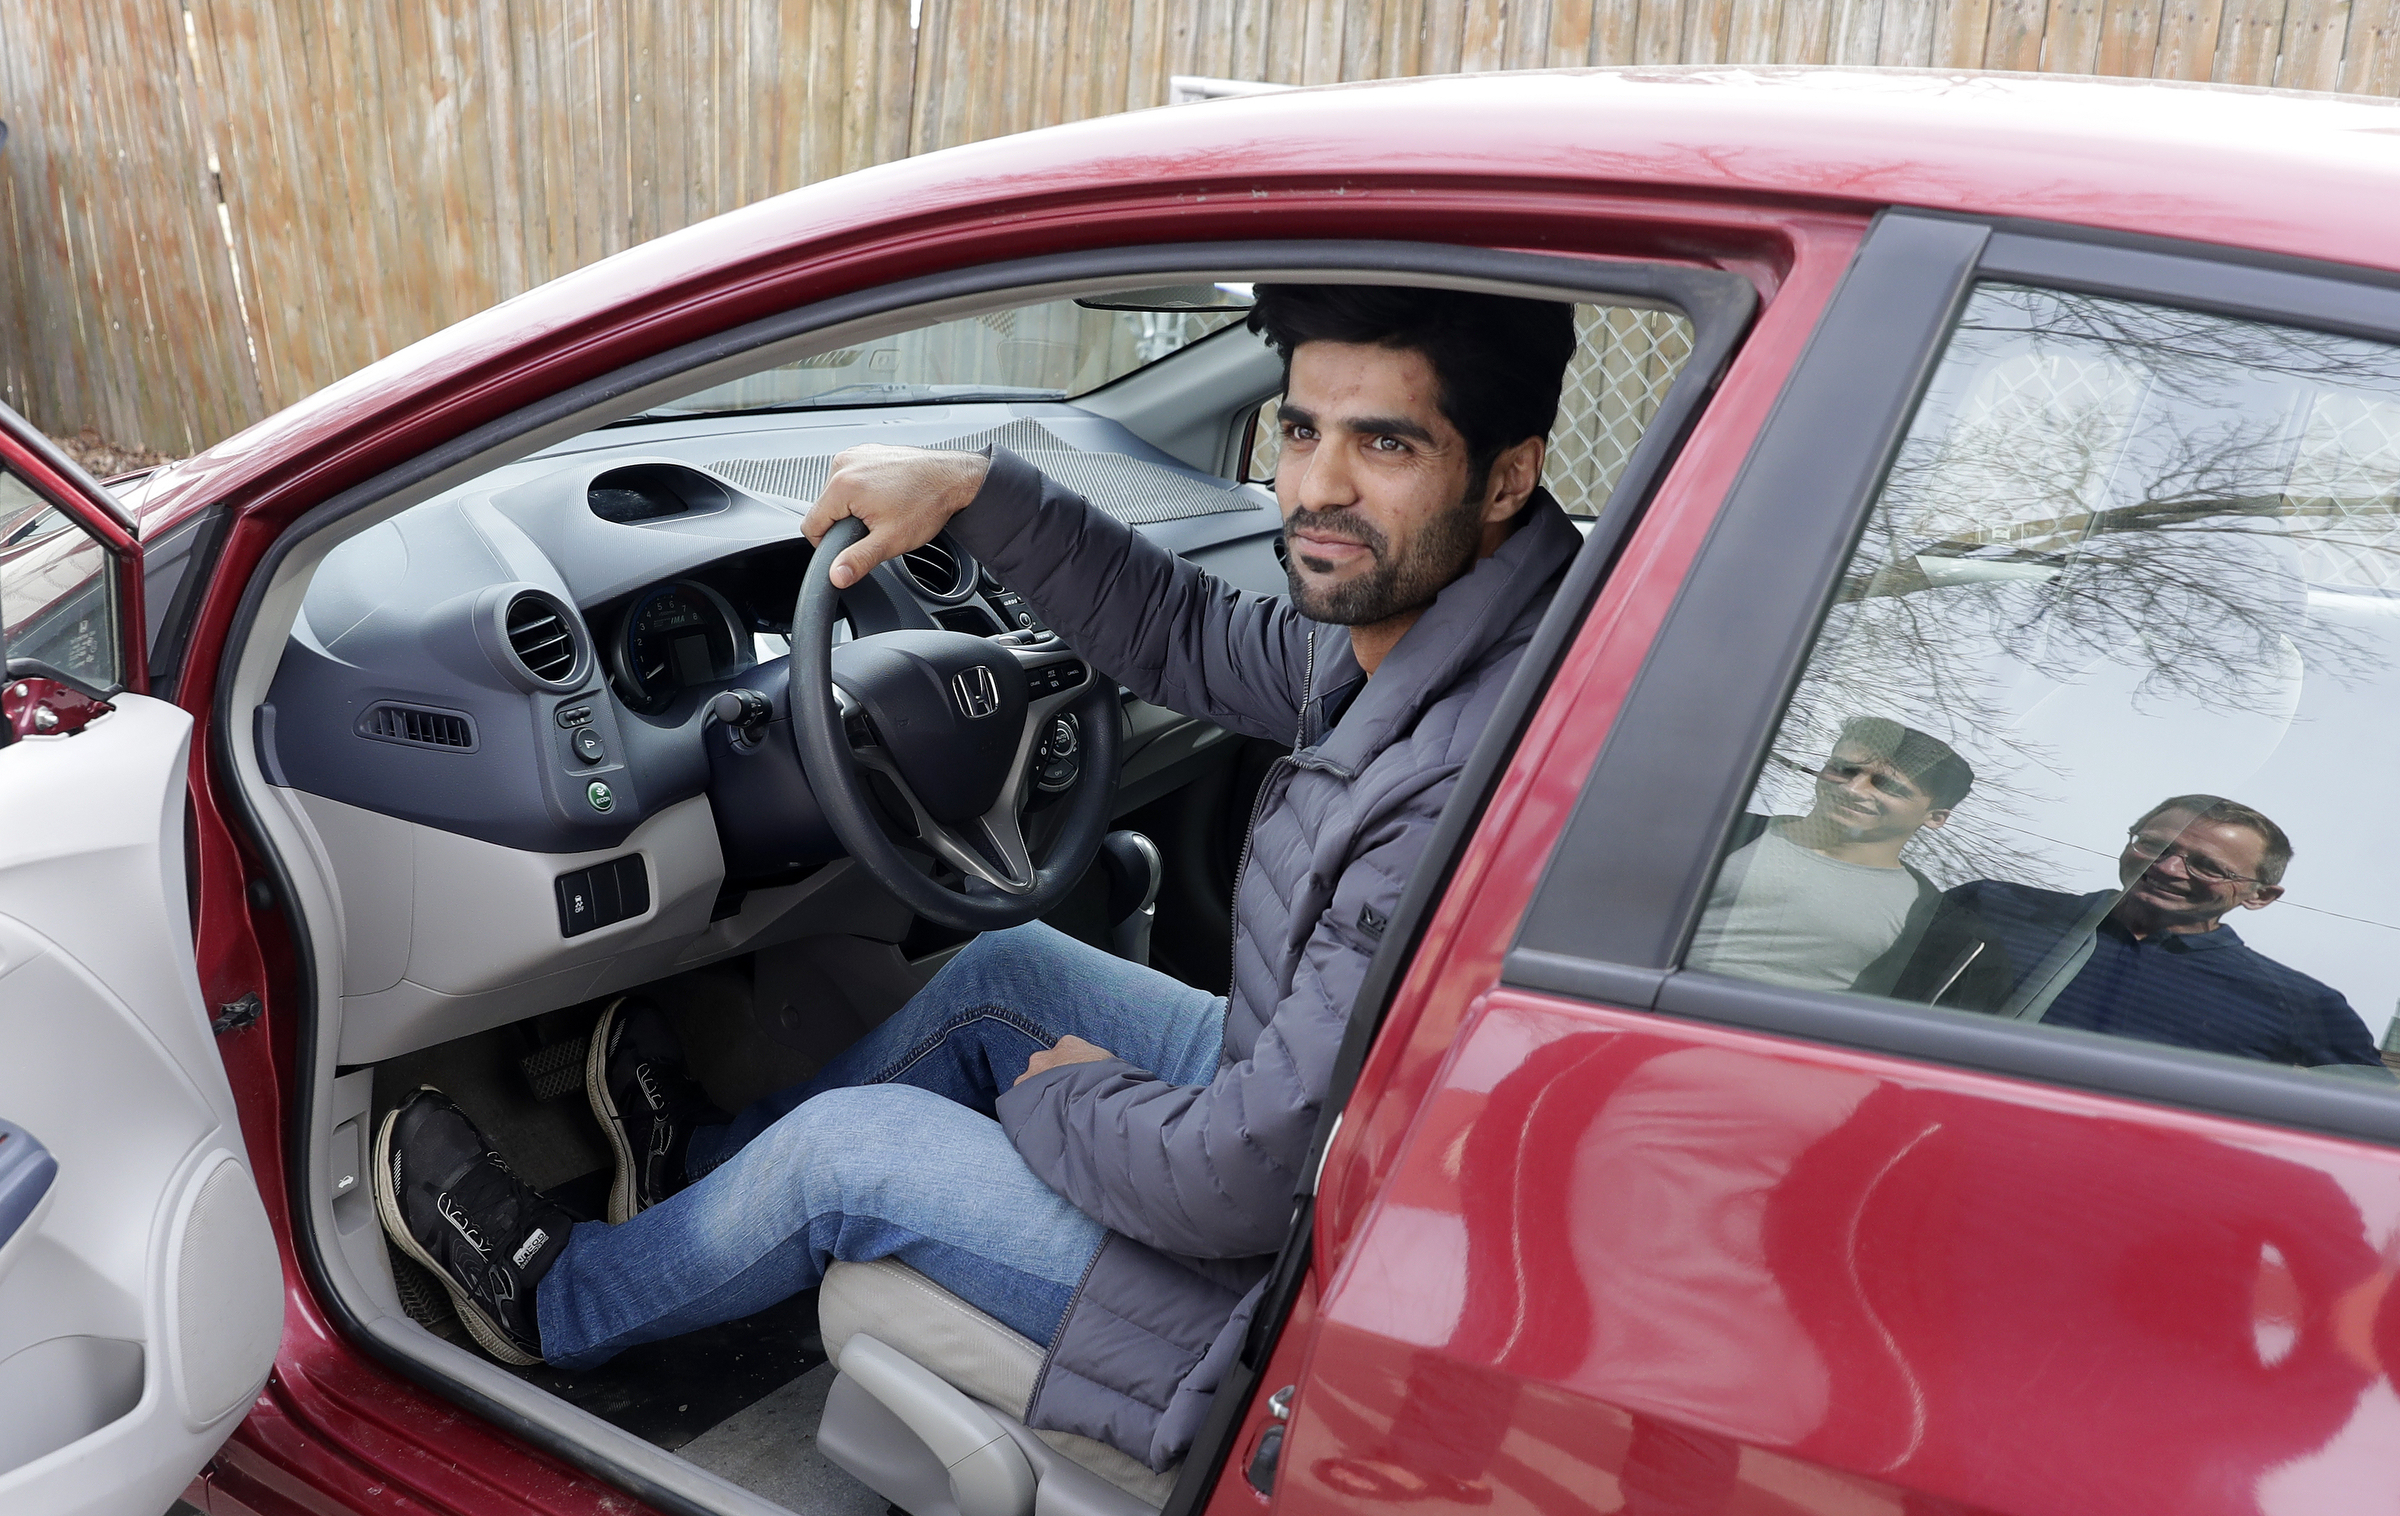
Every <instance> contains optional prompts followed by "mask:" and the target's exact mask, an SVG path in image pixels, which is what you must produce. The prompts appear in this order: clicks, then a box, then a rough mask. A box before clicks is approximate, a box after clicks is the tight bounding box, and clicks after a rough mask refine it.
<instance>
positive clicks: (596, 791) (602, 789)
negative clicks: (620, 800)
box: [583, 779, 617, 815]
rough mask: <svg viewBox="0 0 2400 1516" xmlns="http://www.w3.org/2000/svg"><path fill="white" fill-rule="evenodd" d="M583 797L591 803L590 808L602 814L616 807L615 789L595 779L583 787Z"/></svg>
mask: <svg viewBox="0 0 2400 1516" xmlns="http://www.w3.org/2000/svg"><path fill="white" fill-rule="evenodd" d="M583 798H584V799H586V800H588V801H590V802H591V803H592V809H593V810H595V811H598V812H600V813H601V814H602V815H606V814H608V813H609V812H610V811H613V810H615V809H616V808H617V793H616V791H614V790H612V789H610V788H609V787H608V786H607V785H606V784H604V783H602V782H601V781H600V780H597V779H595V780H593V781H592V782H591V783H589V784H587V785H585V786H584V787H583Z"/></svg>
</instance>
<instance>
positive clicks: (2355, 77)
mask: <svg viewBox="0 0 2400 1516" xmlns="http://www.w3.org/2000/svg"><path fill="white" fill-rule="evenodd" d="M2341 87H2342V88H2343V89H2345V90H2347V91H2349V92H2350V93H2352V94H2356V95H2393V94H2400V0H2351V6H2350V27H2349V34H2348V36H2347V38H2346V39H2345V41H2344V43H2343V47H2342V82H2341Z"/></svg>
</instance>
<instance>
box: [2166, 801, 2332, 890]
mask: <svg viewBox="0 0 2400 1516" xmlns="http://www.w3.org/2000/svg"><path fill="white" fill-rule="evenodd" d="M2169 811H2189V812H2191V813H2192V819H2193V820H2194V821H2218V822H2223V823H2225V824H2227V825H2229V826H2242V827H2248V828H2249V829H2250V830H2251V831H2253V832H2256V833H2257V834H2258V840H2259V841H2261V842H2263V843H2265V844H2266V851H2265V852H2264V853H2262V854H2261V855H2260V856H2259V863H2258V882H2259V883H2261V884H2281V883H2283V871H2284V870H2285V869H2287V868H2290V867H2291V864H2292V839H2291V838H2290V837H2288V836H2286V835H2284V830H2283V828H2282V827H2279V826H2277V825H2276V824H2275V823H2274V822H2272V821H2269V820H2268V819H2267V815H2266V812H2264V811H2256V810H2252V809H2251V808H2250V807H2249V806H2246V805H2244V804H2242V803H2241V802H2240V801H2239V800H2228V799H2226V798H2225V797H2224V796H2222V795H2170V796H2168V797H2167V798H2166V799H2164V800H2161V801H2160V802H2159V803H2158V804H2156V805H2154V806H2152V807H2150V809H2148V810H2146V811H2144V812H2142V819H2141V820H2139V821H2137V822H2135V823H2134V824H2133V825H2131V826H2129V827H2127V828H2126V829H2125V835H2126V836H2128V837H2131V836H2133V835H2134V834H2135V833H2137V832H2139V831H2140V830H2141V829H2142V828H2143V827H2146V826H2148V825H2149V824H2150V823H2151V822H2153V821H2156V820H2157V819H2158V818H2159V817H2161V816H2163V815H2165V814H2166V813H2167V812H2169Z"/></svg>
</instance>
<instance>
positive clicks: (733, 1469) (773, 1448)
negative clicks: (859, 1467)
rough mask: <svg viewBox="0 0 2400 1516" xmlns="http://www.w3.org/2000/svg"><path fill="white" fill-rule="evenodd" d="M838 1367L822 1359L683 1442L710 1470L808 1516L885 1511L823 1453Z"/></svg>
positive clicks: (872, 1515)
mask: <svg viewBox="0 0 2400 1516" xmlns="http://www.w3.org/2000/svg"><path fill="white" fill-rule="evenodd" d="M831 1388H833V1365H831V1364H820V1365H818V1366H817V1367H816V1368H813V1369H811V1370H809V1371H808V1372H807V1373H805V1374H803V1375H801V1376H800V1377H799V1378H798V1379H795V1380H793V1381H792V1382H791V1383H790V1384H787V1385H785V1386H784V1387H783V1388H782V1389H780V1390H777V1391H776V1392H775V1393H774V1394H772V1395H769V1396H767V1397H766V1398H765V1399H763V1400H760V1401H758V1402H757V1403H756V1404H754V1405H752V1406H750V1407H749V1408H748V1409H747V1410H745V1411H743V1412H741V1413H740V1414H739V1415H737V1416H735V1417H733V1418H732V1419H731V1420H728V1421H725V1422H723V1423H721V1424H720V1425H717V1426H713V1427H711V1428H709V1429H708V1430H707V1431H705V1432H703V1433H701V1434H700V1435H699V1436H697V1437H695V1438H693V1439H692V1440H691V1441H690V1442H689V1443H688V1444H686V1445H685V1446H684V1448H683V1456H684V1457H686V1458H688V1459H690V1460H691V1461H692V1462H693V1463H696V1464H698V1465H699V1466H700V1467H702V1468H704V1469H706V1470H708V1471H709V1472H710V1473H712V1474H716V1475H719V1476H721V1477H723V1478H726V1479H730V1480H732V1481H733V1482H734V1483H735V1484H738V1485H740V1486H742V1487H743V1488H744V1489H746V1490H749V1491H751V1492H753V1493H754V1494H758V1495H763V1496H765V1497H766V1498H767V1499H769V1500H772V1501H775V1502H777V1503H778V1504H780V1505H784V1506H787V1507H789V1508H790V1509H792V1510H795V1511H805V1512H807V1513H808V1516H884V1511H885V1509H886V1507H885V1502H884V1498H883V1497H882V1496H881V1495H878V1494H876V1493H875V1492H874V1491H873V1490H870V1489H868V1488H867V1487H866V1486H865V1485H863V1484H860V1483H859V1482H858V1481H857V1480H855V1479H853V1478H851V1477H850V1476H849V1475H848V1474H847V1473H845V1472H843V1471H842V1470H841V1469H838V1468H836V1467H834V1465H833V1462H832V1460H830V1459H828V1458H827V1457H826V1456H825V1455H824V1454H823V1453H820V1452H818V1451H817V1423H818V1422H819V1421H821V1420H823V1419H824V1416H825V1392H826V1391H828V1390H830V1389H831Z"/></svg>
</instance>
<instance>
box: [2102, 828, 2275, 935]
mask: <svg viewBox="0 0 2400 1516" xmlns="http://www.w3.org/2000/svg"><path fill="white" fill-rule="evenodd" d="M2266 861H2267V840H2266V839H2265V838H2264V837H2261V836H2260V835H2259V834H2258V833H2256V832H2254V831H2252V830H2251V829H2250V828H2248V827H2246V826H2242V825H2239V824H2238V823H2235V822H2231V821H2203V820H2201V819H2199V818H2198V817H2197V816H2195V815H2194V814H2193V813H2192V812H2190V811H2182V810H2176V811H2161V812H2159V813H2158V814H2157V815H2155V816H2153V817H2151V818H2150V819H2149V820H2148V821H2145V822H2143V823H2142V824H2141V825H2140V826H2138V827H2136V828H2134V830H2133V835H2132V836H2131V837H2129V838H2128V839H2126V843H2125V851H2124V852H2123V853H2121V854H2120V855H2118V858H2117V879H2118V882H2119V883H2121V884H2123V885H2124V886H2125V898H2124V899H2123V900H2122V901H2120V902H2119V903H2118V907H2117V909H2118V912H2119V914H2120V915H2123V916H2125V917H2126V918H2127V920H2128V924H2130V925H2133V926H2135V927H2136V928H2138V929H2143V930H2151V929H2164V928H2171V927H2176V926H2204V925H2213V924H2214V923H2215V922H2216V921H2217V919H2218V918H2219V917H2221V916H2223V915H2225V913H2226V912H2228V911H2231V910H2233V909H2234V908H2235V907H2237V906H2239V907H2242V908H2244V909H2248V910H2253V911H2255V910H2257V909H2259V908H2260V907H2261V906H2264V905H2267V904H2270V903H2271V902H2273V901H2274V900H2275V898H2276V897H2277V896H2279V895H2281V894H2282V893H2283V890H2282V887H2281V886H2279V885H2272V884H2262V883H2260V882H2259V879H2258V871H2259V869H2260V868H2261V867H2263V866H2264V865H2265V863H2266Z"/></svg>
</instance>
